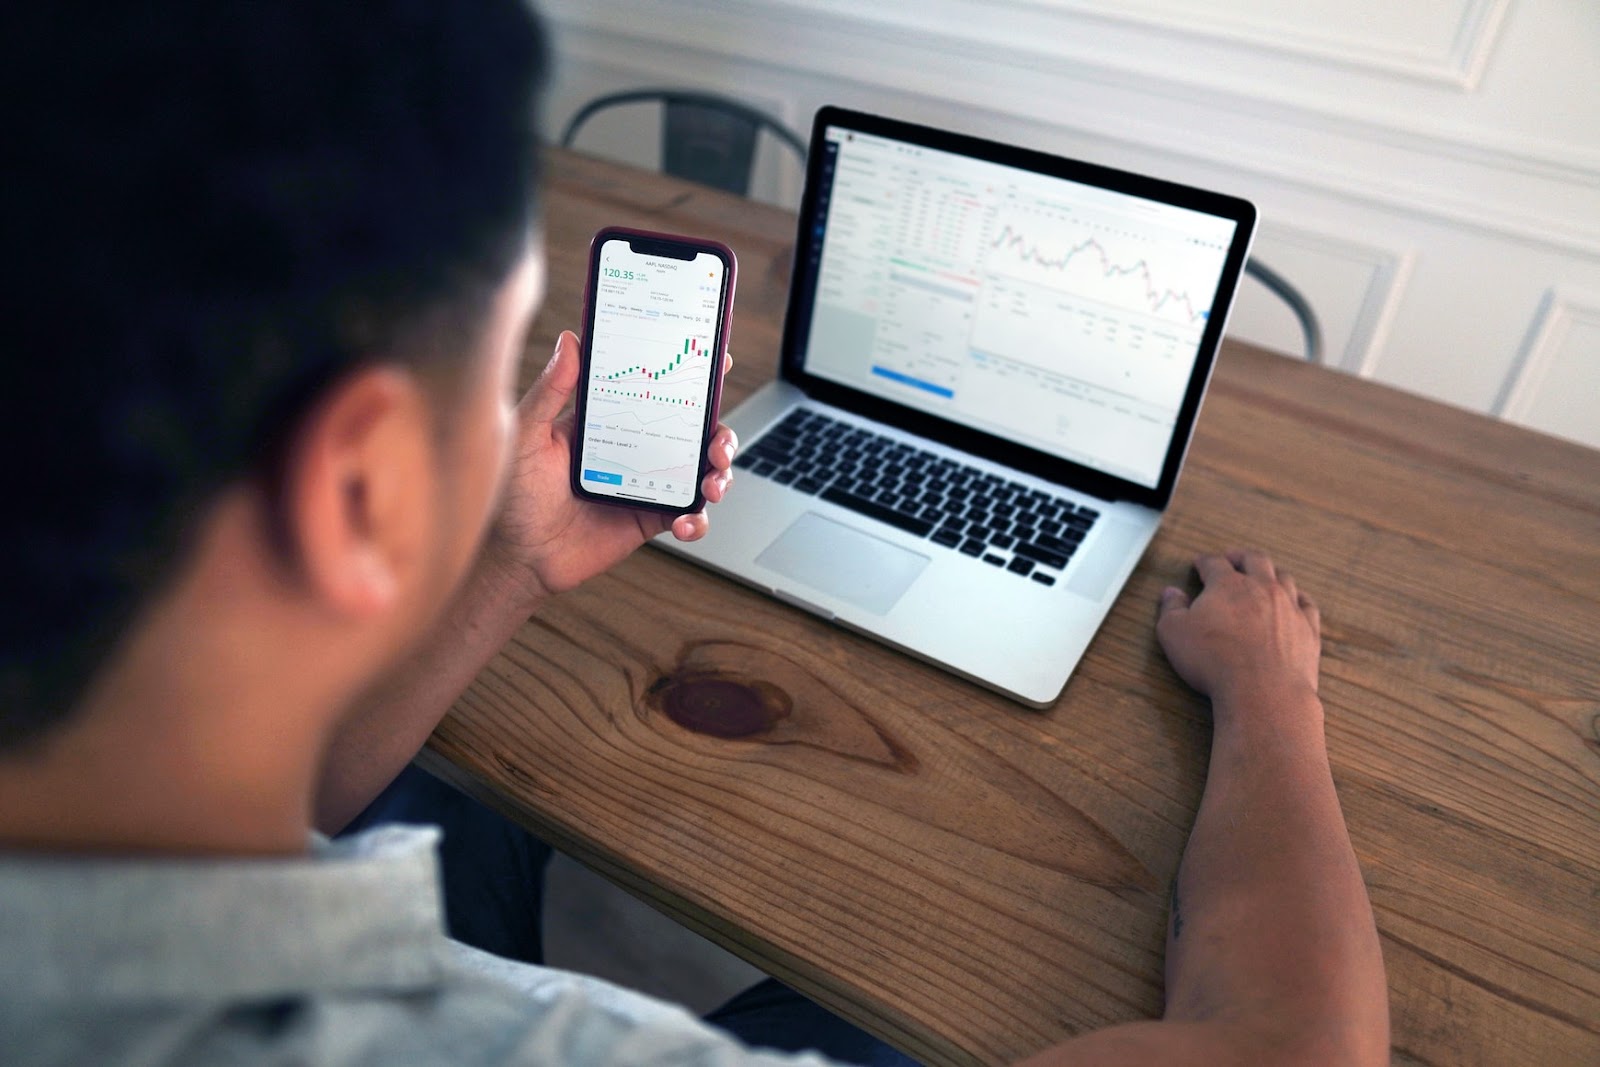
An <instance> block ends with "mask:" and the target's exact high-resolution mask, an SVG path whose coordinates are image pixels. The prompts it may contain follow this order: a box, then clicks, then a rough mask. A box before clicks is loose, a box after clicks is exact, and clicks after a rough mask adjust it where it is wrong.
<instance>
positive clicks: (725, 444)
mask: <svg viewBox="0 0 1600 1067" xmlns="http://www.w3.org/2000/svg"><path fill="white" fill-rule="evenodd" d="M738 450H739V435H738V434H736V433H734V432H733V428H732V427H731V426H728V425H727V424H726V423H721V424H719V425H718V426H717V432H716V434H714V435H713V436H712V438H711V444H710V445H709V446H707V448H706V456H707V458H709V459H710V460H711V465H712V466H713V467H717V468H720V469H721V470H727V469H728V468H729V467H731V466H733V454H734V453H735V452H737V451H738Z"/></svg>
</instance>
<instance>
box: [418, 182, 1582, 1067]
mask: <svg viewBox="0 0 1600 1067" xmlns="http://www.w3.org/2000/svg"><path fill="white" fill-rule="evenodd" d="M546 217H547V226H546V229H547V245H548V249H549V254H550V261H551V283H550V290H549V294H550V295H549V297H548V300H547V303H546V312H545V314H544V315H543V317H542V318H541V319H540V320H539V322H538V324H537V325H536V328H535V330H534V331H533V341H532V344H531V346H532V347H534V348H536V350H537V351H538V352H539V353H540V354H541V355H542V353H543V352H544V351H547V350H548V346H549V345H550V343H551V342H552V341H553V338H554V335H555V331H556V329H557V328H559V327H560V326H563V325H570V324H572V323H574V322H576V321H577V318H578V302H579V300H580V299H581V289H582V260H583V255H584V249H585V248H586V245H587V240H588V237H589V235H590V234H591V233H592V232H593V231H594V230H595V229H597V228H599V227H600V226H601V225H603V224H606V223H622V224H634V225H645V226H652V227H654V228H658V229H667V230H676V231H680V232H693V233H701V234H706V235H709V236H714V237H717V238H719V239H721V240H724V241H727V242H729V243H730V244H731V245H732V246H733V247H734V249H735V250H736V251H737V252H738V254H739V257H740V268H741V279H740V286H739V303H738V309H737V320H736V326H735V333H734V351H735V353H736V355H737V358H738V363H737V365H736V367H735V371H734V373H733V375H732V377H731V379H730V382H729V385H728V395H729V398H730V402H736V401H737V400H738V399H740V398H742V397H743V396H744V395H746V394H747V393H748V392H749V391H750V390H751V389H753V388H754V387H755V386H756V385H757V384H759V383H760V382H761V381H763V380H765V379H766V378H768V377H770V376H771V374H772V373H773V372H774V360H775V354H776V352H777V344H778V330H779V327H780V325H781V319H782V313H783V298H784V292H785V285H786V284H787V269H788V267H787V264H788V257H789V250H790V247H791V244H792V241H793V226H794V220H793V217H792V216H790V215H787V214H785V213H782V212H779V211H776V210H773V209H769V208H765V207H761V206H759V205H755V204H751V203H749V202H747V201H742V200H738V199H735V198H731V197H726V196H722V195H720V194H717V193H714V192H711V191H708V190H704V189H701V188H698V187H693V186H688V185H684V184H681V183H678V182H675V181H673V180H671V179H667V178H664V177H661V176H658V175H651V174H642V173H640V172H637V171H633V170H629V169H625V168H620V167H614V166H611V165H607V164H602V163H599V162H596V161H592V160H585V159H582V158H579V157H575V156H570V155H566V154H560V153H557V154H555V156H554V158H553V161H552V173H551V184H550V191H549V197H548V206H547V211H546ZM540 363H542V359H533V360H530V365H529V367H528V368H527V371H528V376H529V377H531V375H532V374H533V373H536V372H537V370H538V369H539V364H540ZM1239 544H1253V545H1260V546H1263V547H1265V548H1267V549H1269V550H1270V551H1272V552H1273V554H1274V556H1275V557H1276V558H1277V559H1278V560H1279V561H1280V562H1281V563H1282V564H1283V565H1284V566H1285V567H1287V568H1288V569H1289V570H1291V571H1292V572H1293V573H1294V574H1295V575H1296V578H1297V580H1298V581H1299V583H1300V585H1301V587H1302V588H1304V589H1307V590H1309V591H1311V592H1312V594H1313V595H1314V596H1315V597H1316V598H1317V599H1318V600H1319V602H1320V603H1321V604H1322V606H1323V614H1324V620H1325V628H1326V644H1325V651H1324V669H1323V678H1324V681H1323V693H1324V698H1325V701H1326V704H1327V709H1328V741H1329V749H1330V754H1331V757H1332V760H1333V765H1334V773H1335V778H1336V782H1337V785H1338V788H1339V794H1340V797H1341V800H1342V801H1343V804H1344V809H1345V813H1346V817H1347V819H1348V821H1349V825H1350V832H1351V836H1352V838H1353V840H1354V842H1355V846H1356V850H1357V853H1358V855H1359V857H1360V860H1361V863H1362V865H1363V869H1364V871H1365V873H1366V876H1367V880H1368V885H1369V887H1370V890H1371V894H1372V900H1373V907H1374V909H1375V911H1376V914H1377V919H1378V926H1379V929H1380V932H1381V934H1382V937H1383V946H1384V953H1385V959H1386V962H1387V964H1388V968H1389V980H1390V988H1391V1004H1392V1007H1393V1015H1394V1048H1395V1059H1396V1061H1397V1062H1403V1063H1426V1064H1478V1063H1482V1064H1507V1063H1518V1064H1520V1063H1530V1064H1531V1063H1538V1064H1553V1063H1586V1064H1594V1063H1600V833H1597V826H1596V817H1597V815H1600V679H1597V675H1596V666H1595V665H1596V662H1597V661H1600V454H1596V453H1593V452H1590V451H1587V450H1585V449H1582V448H1579V447H1577V446H1574V445H1569V444H1565V443H1562V442H1559V441H1556V440H1554V439H1551V438H1545V437H1540V436H1537V435H1535V434H1532V433H1529V432H1527V431H1524V430H1521V429H1518V428H1515V427H1511V426H1506V425H1502V424H1498V423H1494V422H1491V421H1489V420H1486V419H1483V418H1481V417H1478V416H1475V415H1470V414H1467V413H1464V412H1461V411H1457V410H1453V409H1449V408H1445V407H1443V406H1440V405H1438V404H1434V403H1431V402H1428V401H1424V400H1421V399H1418V398H1415V397H1411V396H1406V395H1403V394H1400V393H1397V392H1395V391H1392V390H1389V389H1385V388H1381V387H1378V386H1375V385H1373V384H1370V383H1367V382H1362V381H1358V380H1355V379H1351V378H1347V377H1342V376H1339V375H1336V374H1334V373H1331V372H1328V371H1324V370H1322V369H1319V368H1314V367H1307V366H1304V365H1302V364H1298V363H1295V362H1291V361H1289V360H1287V359H1283V358H1281V357H1278V356H1274V355H1272V354H1269V353H1264V352H1259V351H1253V350H1250V349H1247V348H1244V347H1241V346H1236V345H1229V346H1227V347H1226V348H1225V351H1224V355H1223V357H1222V359H1221V361H1220V363H1219V366H1218V370H1217V374H1216V380H1215V384H1214V386H1213V389H1212V392H1211V395H1210V397H1209V399H1208V401H1207V404H1206V408H1205V411H1204V412H1203V414H1202V417H1201V420H1200V429H1199V433H1198V435H1197V438H1196V441H1195V444H1194V448H1193V450H1192V452H1191V458H1190V463H1189V467H1188V469H1187V471H1186V473H1185V475H1184V478H1183V481H1182V483H1181V485H1180V487H1179V492H1178V495H1177V498H1176V499H1175V501H1174V503H1173V507H1172V508H1171V510H1170V512H1169V516H1168V520H1167V522H1166V524H1165V526H1164V527H1163V530H1162V532H1161V534H1160V535H1159V536H1158V537H1157V539H1156V541H1155V543H1154V544H1153V545H1152V547H1151V548H1150V550H1149V552H1148V554H1147V555H1146V557H1145V559H1144V561H1143V563H1142V564H1141V565H1140V567H1139V569H1138V570H1137V571H1136V573H1135V574H1134V577H1133V580H1132V581H1131V582H1130V584H1129V586H1128V588H1127V591H1126V592H1125V594H1124V595H1123V597H1122V598H1121V600H1120V601H1119V602H1118V604H1117V606H1116V608H1115V609H1114V611H1113V612H1112V614H1111V616H1110V618H1109V619H1108V621H1107V623H1106V625H1105V627H1104V628H1103V629H1102V631H1101V632H1100V634H1099V635H1098V636H1097V637H1096V638H1095V641H1094V644H1093V645H1092V646H1091V648H1090V650H1089V653H1088V655H1087V656H1086V657H1085V659H1084V661H1083V663H1082V665H1081V666H1080V667H1079V669H1078V671H1077V673H1076V674H1075V675H1074V677H1073V678H1072V680H1071V681H1070V682H1069V684H1068V686H1067V689H1066V691H1065V693H1064V694H1063V696H1062V698H1061V700H1060V702H1059V703H1058V704H1057V705H1056V706H1055V707H1054V708H1052V709H1050V710H1048V711H1046V712H1043V713H1037V712H1032V711H1029V710H1026V709H1024V708H1022V707H1020V706H1018V705H1015V704H1012V703H1009V702H1007V701H1005V700H1003V699H1001V698H999V697H996V696H994V695H992V694H990V693H987V692H985V691H983V690H981V689H978V688H976V687H974V686H972V685H969V684H967V683H964V682H961V681H959V680H957V679H954V678H951V677H948V676H946V675H944V674H942V673H940V672H938V671H936V670H934V669H932V668H930V667H927V666H925V665H922V664H920V663H916V662H913V661H912V660H910V659H908V658H906V657H903V656H900V655H898V654H896V653H893V652H891V651H889V650H887V649H884V648H881V647H879V646H877V645H875V644H873V643H871V642H869V641H866V640H864V639H862V638H859V637H856V636H853V635H850V634H847V633H845V632H843V631H841V630H838V629H835V628H833V627H830V626H828V625H826V624H823V623H821V622H819V621H817V620H815V619H812V618H811V617H809V616H806V615H804V614H801V613H800V612H797V611H794V610H791V609H789V608H787V607H785V606H783V605H781V604H779V603H777V602H774V601H772V600H769V599H767V598H765V597H761V596H758V595H756V594H753V593H750V592H748V591H746V590H744V589H742V588H740V587H738V586H736V585H734V584H732V583H730V582H726V581H722V580H719V579H717V578H714V577H711V576H709V575H707V574H705V573H702V572H700V571H698V570H696V569H695V568H693V567H691V566H689V565H687V564H685V563H683V562H681V561H678V560H675V559H672V558H669V557H667V556H665V555H663V554H660V553H657V552H654V551H644V552H641V553H639V554H638V555H636V556H635V557H634V558H633V559H630V560H629V561H627V562H626V563H625V564H624V565H622V566H620V567H618V568H616V570H614V571H613V572H611V573H610V574H607V575H605V576H603V577H601V578H599V579H596V580H595V581H593V582H591V583H589V584H588V585H587V586H585V587H583V588H581V589H579V590H577V591H575V592H573V593H572V594H569V595H567V596H565V597H563V598H561V599H560V600H558V601H557V602H555V603H552V604H550V605H548V607H547V610H545V611H543V612H542V613H541V614H540V615H539V616H538V617H536V618H534V619H532V620H530V621H529V623H528V624H527V625H526V626H525V627H524V628H523V629H522V631H521V632H520V633H519V634H518V635H517V637H516V639H515V640H514V641H513V642H512V643H511V644H510V645H509V646H508V647H507V648H506V649H505V651H504V652H503V653H502V654H501V655H500V656H499V657H498V658H497V659H496V660H495V661H494V662H493V663H492V664H491V665H490V667H489V668H488V669H487V670H486V671H485V672H484V673H483V674H482V676H480V678H479V679H478V681H477V682H476V683H475V684H474V685H473V687H472V688H471V689H470V690H469V691H468V692H467V693H466V694H465V695H464V696H463V697H462V699H461V701H460V703H459V705H458V706H457V707H456V709H455V710H454V711H453V712H452V714H451V715H450V716H449V718H448V719H447V720H446V721H445V722H444V724H443V725H442V726H441V727H440V729H439V731H438V732H437V734H436V735H435V737H434V738H433V741H432V743H431V755H430V757H429V761H430V763H431V764H432V765H433V766H435V767H436V768H439V769H442V770H443V771H444V772H445V773H447V774H449V775H450V776H451V777H453V778H455V779H456V780H458V781H460V782H461V783H463V784H464V785H466V786H467V787H468V788H470V789H472V790H473V791H474V792H477V793H478V794H479V795H482V796H484V797H486V798H488V799H490V800H491V801H492V802H493V803H495V804H497V805H498V806H500V807H502V808H503V809H504V810H507V811H510V812H511V813H513V814H514V815H515V816H516V817H518V818H520V819H522V820H523V821H524V822H526V823H527V824H528V825H530V826H532V827H533V828H534V829H536V830H537V831H538V832H540V833H542V834H544V835H546V836H547V837H548V838H549V839H550V840H552V841H553V842H554V843H556V844H557V845H558V846H559V847H561V848H563V849H564V850H567V851H569V852H571V853H573V854H574V855H576V856H578V857H579V858H580V859H582V860H583V861H584V862H586V863H589V864H590V865H591V866H594V867H595V868H597V869H599V870H600V871H602V872H603V873H605V874H606V875H608V876H610V877H612V878H613V879H615V880H616V881H618V882H619V883H621V884H623V885H624V886H626V887H628V888H629V889H631V890H632V891H634V892H635V893H637V894H639V895H640V896H642V897H643V898H645V899H646V900H648V901H650V902H652V903H653V904H655V905H656V906H658V907H660V908H662V909H663V910H665V911H667V912H669V913H670V914H672V915H673V916H675V917H677V918H679V919H680V920H682V921H684V922H686V923H687V924H688V925H690V926H691V927H694V928H696V929H698V930H700V931H701V932H702V933H705V934H707V935H708V936H710V937H712V938H714V939H715V940H717V941H719V942H721V943H722V944H724V945H726V946H728V947H730V948H732V949H733V950H734V951H736V952H738V953H739V954H740V955H743V956H745V957H746V958H748V959H750V960H752V961H753V962H755V963H756V964H758V965H759V966H761V967H763V968H765V969H767V970H768V971H771V972H772V973H774V974H777V975H778V976H780V977H782V978H784V979H786V980H788V981H790V982H792V983H794V984H795V985H797V986H798V987H800V988H801V989H802V990H804V991H805V992H807V993H809V994H811V995H813V996H815V997H817V998H818V999H819V1000H821V1001H823V1002H824V1003H826V1004H828V1005H829V1006H831V1007H833V1008H834V1009H835V1010H838V1011H839V1012H841V1013H842V1014H844V1015H846V1016H848V1017H850V1018H852V1019H855V1020H857V1021H859V1022H861V1023H862V1024H863V1025H865V1026H867V1027H868V1028H870V1029H872V1030H874V1031H876V1032H878V1033H880V1034H882V1035H884V1036H885V1037H887V1038H888V1039H889V1040H891V1041H894V1042H895V1043H897V1044H899V1045H900V1046H901V1047H903V1048H905V1049H906V1050H907V1051H909V1052H911V1053H912V1054H913V1055H915V1056H917V1057H919V1058H922V1059H924V1060H926V1061H927V1062H929V1063H938V1064H945V1063H949V1064H968V1063H1001V1062H1006V1061H1009V1060H1011V1059H1014V1058H1016V1057H1018V1056H1021V1055H1023V1054H1026V1053H1029V1052H1032V1051H1034V1050H1037V1049H1039V1048H1042V1047H1044V1046H1047V1045H1049V1044H1051V1043H1054V1042H1056V1041H1059V1040H1061V1039H1063V1038H1065V1037H1067V1036H1070V1035H1072V1034H1075V1033H1081V1032H1083V1031H1085V1030H1089V1029H1093V1028H1097V1027H1100V1026H1104V1025H1107V1024H1109V1023H1114V1022H1120V1021H1124V1020H1130V1019H1137V1018H1142V1017H1150V1016H1154V1015H1157V1014H1158V1013H1159V1012H1160V1010H1161V963H1162V945H1163V932H1164V922H1165V916H1166V905H1165V898H1164V894H1163V887H1164V886H1165V885H1166V883H1167V881H1168V879H1169V878H1170V877H1171V876H1172V874H1173V871H1174V870H1175V868H1176V865H1177V862H1178V859H1179V856H1180V854H1181V851H1182V848H1183V844H1184V841H1185V838H1186V836H1187V834H1188V830H1189V827H1190V825H1191V823H1192V821H1193V818H1194V812H1195V809H1196V806H1197V803H1198V800H1199V797H1200V791H1201V788H1202V785H1203V783H1204V770H1205V761H1206V757H1207V747H1208V743H1209V729H1208V725H1207V716H1206V709H1205V707H1204V705H1203V703H1202V702H1201V701H1199V700H1197V699H1196V698H1195V697H1194V695H1193V694H1191V693H1190V692H1189V691H1188V690H1187V689H1186V688H1185V687H1184V686H1183V685H1182V684H1181V683H1180V682H1179V681H1178V680H1177V679H1176V677H1175V676H1174V675H1173V674H1172V673H1171V671H1170V669H1169V668H1168V667H1167V665H1166V663H1165V661H1164V660H1163V658H1162V656H1161V653H1160V651H1159V649H1158V648H1157V646H1156V643H1155V637H1154V631H1153V625H1152V623H1153V618H1154V611H1155V603H1156V597H1157V594H1158V592H1159V590H1160V589H1161V588H1162V586H1164V585H1166V584H1168V583H1172V582H1177V583H1180V584H1181V583H1184V582H1188V581H1191V580H1192V576H1191V575H1190V573H1189V561H1190V559H1191V558H1192V557H1193V556H1194V554H1196V553H1197V552H1200V551H1203V550H1211V549H1216V548H1220V547H1225V546H1230V545H1239ZM951 610H959V606H958V605H952V606H951ZM707 708H712V709H713V711H715V710H717V709H722V710H727V709H729V708H733V709H735V710H737V711H738V715H736V716H733V717H732V718H728V719H727V720H726V721H736V722H738V723H741V724H742V725H741V726H739V728H738V729H734V730H731V731H729V730H725V731H723V732H724V733H729V732H731V733H734V734H739V735H740V736H713V735H711V734H708V733H706V732H705V731H704V729H703V727H704V725H705V722H704V720H705V718H706V716H707V715H708V714H709V713H708V712H707V711H706V709H707ZM697 716H699V717H700V718H697ZM739 716H743V717H742V718H740V717H739ZM711 717H712V718H716V716H715V715H711ZM719 721H722V720H719ZM684 723H688V726H689V727H696V728H687V727H686V726H685V725H684Z"/></svg>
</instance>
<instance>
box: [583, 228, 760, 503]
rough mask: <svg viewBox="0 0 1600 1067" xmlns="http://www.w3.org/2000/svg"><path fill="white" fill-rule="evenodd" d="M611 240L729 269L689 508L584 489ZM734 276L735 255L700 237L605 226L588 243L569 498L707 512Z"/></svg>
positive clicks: (736, 268)
mask: <svg viewBox="0 0 1600 1067" xmlns="http://www.w3.org/2000/svg"><path fill="white" fill-rule="evenodd" d="M614 237H626V238H642V239H645V240H649V241H666V242H671V243H674V244H678V245H684V246H688V247H691V248H694V249H697V250H703V251H707V252H712V253H714V254H716V255H718V256H720V257H721V258H722V259H723V261H724V262H725V263H726V264H727V284H726V287H725V290H724V291H725V296H724V298H723V300H722V306H721V312H722V314H721V320H720V322H719V323H718V324H717V342H716V351H715V353H714V354H713V356H712V360H713V363H712V374H711V395H710V398H709V399H708V401H707V403H706V422H705V424H704V425H703V426H702V427H701V431H700V469H699V473H698V474H697V475H696V477H695V484H694V499H693V500H692V501H690V503H689V505H688V506H687V507H677V506H675V505H671V504H658V503H653V502H651V501H646V500H618V499H617V498H615V497H611V496H606V495H604V494H600V493H592V492H590V491H589V490H587V489H585V488H584V487H583V482H582V465H583V463H582V460H583V440H584V427H585V425H586V422H587V418H588V411H587V406H588V404H587V401H588V396H589V369H590V358H591V352H590V344H591V342H592V340H593V335H594V314H595V295H596V294H595V283H596V281H597V279H598V276H599V271H600V248H601V246H602V245H604V244H605V242H606V241H608V240H610V239H611V238H614ZM738 273H739V261H738V257H736V256H735V255H734V254H733V249H731V248H729V247H728V246H727V245H725V244H723V243H722V242H721V241H713V240H710V239H708V238H704V237H688V236H684V235H682V234H672V233H660V232H657V231H654V230H641V229H636V228H634V227H631V226H606V227H604V228H603V229H601V230H599V231H598V232H597V233H595V235H594V236H593V237H592V238H590V240H589V266H588V274H587V277H586V279H585V284H584V295H583V336H582V338H581V339H580V346H581V357H580V362H579V371H578V390H577V398H576V401H575V413H576V416H577V418H576V428H575V432H574V434H573V440H572V464H571V470H570V475H569V477H570V481H571V483H572V492H573V495H575V496H577V497H578V498H579V499H582V500H592V501H594V502H595V503H599V504H608V505H610V506H612V507H621V508H632V509H635V510H641V511H659V512H664V513H666V514H670V515H692V514H694V513H695V512H697V511H700V510H701V509H702V508H704V507H705V504H706V500H705V491H704V489H703V488H702V487H701V483H702V482H704V480H705V476H706V473H707V472H708V471H709V470H710V469H711V461H710V459H709V458H707V457H706V454H705V453H706V449H707V448H708V447H709V446H710V443H711V436H712V435H713V434H714V433H715V432H716V427H717V422H718V419H719V418H720V415H721V411H722V379H723V370H722V366H723V363H724V362H725V361H726V357H727V352H728V333H729V330H730V329H731V328H732V326H733V299H734V287H735V284H736V282H737V281H738Z"/></svg>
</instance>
